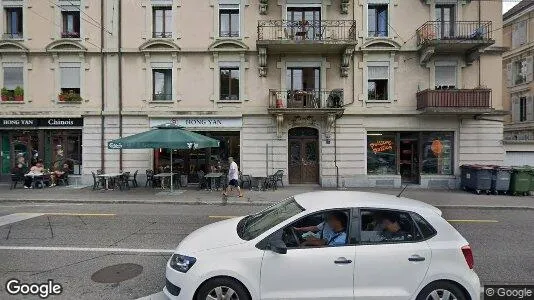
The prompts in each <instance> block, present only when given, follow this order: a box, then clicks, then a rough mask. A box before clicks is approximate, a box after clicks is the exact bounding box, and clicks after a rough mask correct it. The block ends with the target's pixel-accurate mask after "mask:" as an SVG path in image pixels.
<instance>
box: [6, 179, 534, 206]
mask: <svg viewBox="0 0 534 300" xmlns="http://www.w3.org/2000/svg"><path fill="white" fill-rule="evenodd" d="M318 190H323V189H322V188H321V187H319V186H291V187H285V188H279V189H278V190H276V191H271V190H269V191H249V190H245V197H244V198H237V197H228V200H227V203H223V198H222V196H221V192H220V191H213V192H209V191H204V190H202V191H199V190H196V189H186V190H178V191H176V192H175V193H173V194H170V193H169V192H168V191H162V190H161V189H151V188H145V187H139V188H132V189H131V190H126V191H100V190H97V191H93V190H92V189H91V188H90V187H73V186H71V187H53V188H45V189H36V190H28V189H20V188H18V189H15V190H9V186H7V185H0V203H6V202H18V203H21V202H24V203H41V202H48V203H52V202H53V203H62V202H64V203H95V204H97V203H110V204H118V203H130V204H147V203H148V204H189V205H192V204H213V205H221V204H229V205H268V204H271V203H274V202H277V201H279V200H281V199H284V198H287V197H290V196H293V195H296V194H301V193H305V192H310V191H318ZM351 190H359V191H366V192H376V193H383V194H392V195H396V194H398V193H399V192H400V189H384V188H359V189H351ZM403 196H404V197H407V198H412V199H416V200H420V201H423V202H426V203H429V204H432V205H434V206H437V207H442V208H446V207H465V208H469V207H477V208H511V209H533V210H534V197H533V196H527V197H513V196H503V195H499V196H495V195H475V194H471V193H467V192H464V191H456V190H427V189H412V188H408V189H406V190H405V191H404V193H403ZM325 201H328V199H325Z"/></svg>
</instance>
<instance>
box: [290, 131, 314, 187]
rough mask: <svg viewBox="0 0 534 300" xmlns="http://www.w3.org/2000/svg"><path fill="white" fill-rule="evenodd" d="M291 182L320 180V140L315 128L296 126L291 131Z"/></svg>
mask: <svg viewBox="0 0 534 300" xmlns="http://www.w3.org/2000/svg"><path fill="white" fill-rule="evenodd" d="M288 157H289V161H288V170H289V172H288V174H289V183H291V184H299V183H318V182H319V140H318V135H317V130H315V129H313V128H295V129H292V130H290V132H289V145H288Z"/></svg>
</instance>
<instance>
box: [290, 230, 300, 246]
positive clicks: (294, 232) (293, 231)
mask: <svg viewBox="0 0 534 300" xmlns="http://www.w3.org/2000/svg"><path fill="white" fill-rule="evenodd" d="M291 234H292V235H293V238H294V239H295V242H296V243H297V246H298V247H300V238H299V235H298V234H297V231H296V230H295V228H294V227H291Z"/></svg>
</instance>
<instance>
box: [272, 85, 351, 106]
mask: <svg viewBox="0 0 534 300" xmlns="http://www.w3.org/2000/svg"><path fill="white" fill-rule="evenodd" d="M269 92H270V103H269V105H270V106H269V107H270V108H279V109H283V108H313V109H320V108H341V107H342V106H343V90H342V89H335V90H332V91H324V90H288V91H277V90H270V91H269Z"/></svg>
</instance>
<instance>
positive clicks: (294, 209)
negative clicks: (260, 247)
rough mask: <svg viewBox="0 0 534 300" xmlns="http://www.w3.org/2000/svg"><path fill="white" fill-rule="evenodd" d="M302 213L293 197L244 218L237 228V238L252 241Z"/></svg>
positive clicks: (302, 209)
mask: <svg viewBox="0 0 534 300" xmlns="http://www.w3.org/2000/svg"><path fill="white" fill-rule="evenodd" d="M302 211H304V208H302V207H301V206H300V205H299V204H298V203H297V201H295V199H294V198H293V197H291V198H288V199H286V200H284V201H281V202H278V203H276V204H275V205H272V206H270V207H268V208H266V209H264V210H262V211H260V212H258V213H256V214H253V215H250V216H246V217H245V218H243V219H242V220H241V222H240V224H239V225H238V227H237V230H238V234H239V236H240V237H241V238H242V239H244V240H247V241H249V240H252V239H254V238H256V237H258V236H259V235H260V234H262V233H264V232H265V231H267V230H269V229H270V228H273V227H274V226H276V225H278V224H280V223H282V222H283V221H285V220H287V219H289V218H291V217H293V216H295V215H297V214H299V213H301V212H302Z"/></svg>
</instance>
